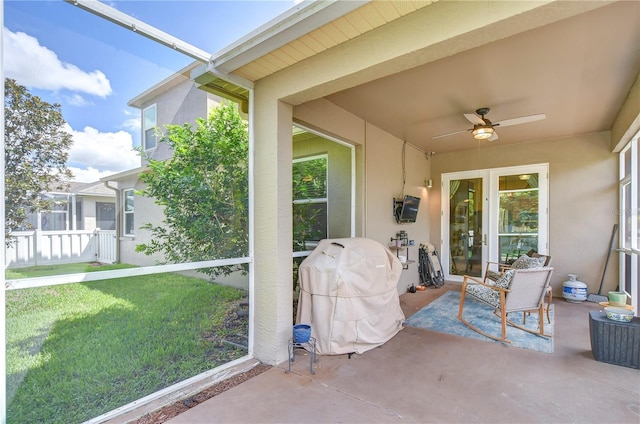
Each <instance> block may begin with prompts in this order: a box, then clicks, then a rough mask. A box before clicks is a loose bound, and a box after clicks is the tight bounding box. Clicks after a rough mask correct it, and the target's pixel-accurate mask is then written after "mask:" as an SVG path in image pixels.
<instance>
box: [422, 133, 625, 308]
mask: <svg viewBox="0 0 640 424" xmlns="http://www.w3.org/2000/svg"><path fill="white" fill-rule="evenodd" d="M470 142H471V143H473V142H474V141H473V140H470ZM609 143H610V134H609V132H604V133H598V134H589V135H584V136H580V137H574V138H568V139H562V140H548V141H540V142H532V143H524V144H518V145H510V146H504V147H501V146H496V147H488V146H480V147H479V148H477V149H472V150H467V151H463V152H456V153H449V154H442V155H436V156H434V158H433V179H434V188H433V189H432V190H433V193H430V194H434V196H433V197H431V199H432V201H431V203H430V211H429V212H430V215H431V216H432V217H434V219H432V221H431V233H432V234H433V238H434V239H437V240H439V239H440V233H441V231H440V220H439V219H436V217H437V216H438V215H439V213H440V181H441V178H440V176H441V174H442V173H447V172H456V171H465V170H474V169H485V168H498V167H505V166H516V165H528V164H536V163H549V254H550V255H551V256H552V257H553V262H552V266H553V267H554V268H555V271H554V274H553V277H552V281H551V283H552V286H553V287H554V294H555V295H557V296H561V294H562V282H563V281H566V280H567V274H568V273H575V274H578V275H580V277H581V280H582V281H584V282H585V283H586V284H587V285H588V286H589V292H597V290H598V286H599V284H600V279H601V277H602V270H603V267H604V261H605V259H606V254H607V251H608V246H609V240H610V237H611V230H612V228H613V224H615V223H617V221H618V216H617V209H618V185H617V172H618V157H617V155H616V154H614V153H611V152H610V151H609ZM617 275H618V258H617V255H615V254H614V255H612V256H611V261H610V263H609V267H608V269H607V275H606V279H605V284H604V288H603V293H606V291H608V290H611V289H614V288H615V287H616V285H617V281H618V280H617V278H618V277H617Z"/></svg>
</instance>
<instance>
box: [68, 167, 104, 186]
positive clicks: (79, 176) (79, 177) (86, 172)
mask: <svg viewBox="0 0 640 424" xmlns="http://www.w3.org/2000/svg"><path fill="white" fill-rule="evenodd" d="M69 170H71V172H72V173H73V177H74V178H73V181H76V182H80V183H93V182H95V181H98V180H99V179H100V178H102V177H106V176H109V175H112V174H115V173H116V172H114V171H100V170H98V169H95V168H87V169H82V168H78V167H75V166H70V167H69Z"/></svg>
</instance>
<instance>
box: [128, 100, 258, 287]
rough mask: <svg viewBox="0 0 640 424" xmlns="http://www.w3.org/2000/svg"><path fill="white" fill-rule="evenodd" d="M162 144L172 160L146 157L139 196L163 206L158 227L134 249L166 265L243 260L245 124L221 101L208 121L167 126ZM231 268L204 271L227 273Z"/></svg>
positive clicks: (150, 226)
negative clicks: (159, 257)
mask: <svg viewBox="0 0 640 424" xmlns="http://www.w3.org/2000/svg"><path fill="white" fill-rule="evenodd" d="M166 129H167V134H166V136H164V137H163V138H162V139H161V140H160V142H161V143H168V144H169V145H170V147H171V148H172V150H173V156H172V157H171V158H170V159H168V160H166V161H158V160H153V159H149V163H148V166H149V168H150V172H147V173H144V174H142V176H141V180H142V181H143V182H144V183H146V187H145V189H144V190H143V191H142V192H141V194H142V195H144V196H147V197H151V198H154V201H155V203H156V204H158V205H161V206H163V207H164V219H163V221H162V225H153V224H152V223H146V224H144V225H143V226H142V227H141V228H143V229H147V230H149V231H150V232H151V234H152V240H151V242H149V243H147V244H139V245H138V246H136V250H137V251H138V252H143V253H145V254H147V255H152V254H154V253H157V252H160V253H162V254H163V256H164V258H165V260H166V261H167V262H169V263H178V262H185V261H187V262H192V261H193V262H195V261H202V260H210V259H222V258H233V257H241V256H246V255H247V254H248V251H249V248H248V246H249V231H248V222H249V220H248V198H249V188H248V153H249V135H248V131H247V124H246V122H245V121H244V120H243V119H242V118H241V116H240V114H239V113H238V111H237V108H236V107H235V105H233V104H231V103H227V102H225V103H222V104H221V105H220V106H219V107H218V108H216V109H215V110H213V111H212V113H211V114H210V115H209V117H208V118H207V119H202V118H200V119H198V120H197V122H196V128H195V129H192V126H191V125H190V124H185V125H182V126H180V125H168V126H166ZM234 269H237V268H234V267H219V268H215V269H207V270H202V272H205V273H206V274H209V275H213V276H215V275H220V274H225V275H228V274H230V273H231V272H232V271H233V270H234Z"/></svg>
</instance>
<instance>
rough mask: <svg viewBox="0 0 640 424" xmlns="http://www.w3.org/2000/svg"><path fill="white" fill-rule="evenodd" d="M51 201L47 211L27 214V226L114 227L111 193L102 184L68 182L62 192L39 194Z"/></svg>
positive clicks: (55, 228) (57, 228)
mask: <svg viewBox="0 0 640 424" xmlns="http://www.w3.org/2000/svg"><path fill="white" fill-rule="evenodd" d="M42 196H43V197H44V198H47V199H50V200H52V201H53V202H54V204H53V207H52V208H51V210H50V211H47V212H32V213H29V214H28V216H27V219H28V222H29V224H30V227H31V229H34V230H35V229H37V230H42V231H63V230H95V229H98V228H99V229H101V230H115V226H116V213H115V212H116V208H115V207H116V202H115V197H116V196H115V192H114V191H113V190H111V189H109V188H107V187H105V185H104V183H102V182H100V181H98V182H92V183H81V182H70V183H69V188H68V189H67V190H66V191H64V192H48V193H44V194H43V195H42Z"/></svg>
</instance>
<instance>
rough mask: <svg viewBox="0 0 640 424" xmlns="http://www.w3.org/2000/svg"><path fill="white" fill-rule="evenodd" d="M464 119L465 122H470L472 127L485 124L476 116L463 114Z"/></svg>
mask: <svg viewBox="0 0 640 424" xmlns="http://www.w3.org/2000/svg"><path fill="white" fill-rule="evenodd" d="M464 117H465V118H467V120H468V121H469V122H471V123H472V124H474V125H484V124H485V122H484V120H483V119H482V118H481V117H479V116H478V115H476V114H473V113H465V114H464Z"/></svg>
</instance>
